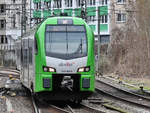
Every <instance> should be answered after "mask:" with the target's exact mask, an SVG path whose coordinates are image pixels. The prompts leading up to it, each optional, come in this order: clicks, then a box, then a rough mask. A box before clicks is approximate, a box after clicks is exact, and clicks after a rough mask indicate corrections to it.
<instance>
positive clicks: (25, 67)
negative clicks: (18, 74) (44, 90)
mask: <svg viewBox="0 0 150 113" xmlns="http://www.w3.org/2000/svg"><path fill="white" fill-rule="evenodd" d="M23 44H24V47H23V75H24V84H25V85H26V86H28V76H29V75H28V74H29V72H28V67H29V66H28V65H29V63H28V62H29V50H28V49H29V48H28V39H25V40H23Z"/></svg>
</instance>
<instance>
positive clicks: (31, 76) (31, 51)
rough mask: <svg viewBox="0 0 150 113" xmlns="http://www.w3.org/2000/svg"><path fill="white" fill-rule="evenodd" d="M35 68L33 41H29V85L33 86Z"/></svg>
mask: <svg viewBox="0 0 150 113" xmlns="http://www.w3.org/2000/svg"><path fill="white" fill-rule="evenodd" d="M33 75H34V68H33V40H32V39H29V77H28V84H29V86H31V82H32V80H33Z"/></svg>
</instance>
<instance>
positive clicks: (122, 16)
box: [116, 13, 127, 22]
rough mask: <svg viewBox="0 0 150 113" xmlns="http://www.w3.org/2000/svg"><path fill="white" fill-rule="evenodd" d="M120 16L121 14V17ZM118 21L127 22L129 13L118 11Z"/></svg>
mask: <svg viewBox="0 0 150 113" xmlns="http://www.w3.org/2000/svg"><path fill="white" fill-rule="evenodd" d="M118 16H120V19H119V17H118ZM116 21H117V22H126V21H127V14H126V13H117V14H116Z"/></svg>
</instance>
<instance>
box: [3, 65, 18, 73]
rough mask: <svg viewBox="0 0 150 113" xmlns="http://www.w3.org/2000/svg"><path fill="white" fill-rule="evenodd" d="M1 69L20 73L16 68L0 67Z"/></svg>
mask: <svg viewBox="0 0 150 113" xmlns="http://www.w3.org/2000/svg"><path fill="white" fill-rule="evenodd" d="M0 71H8V72H14V73H18V74H19V73H20V72H19V71H18V70H16V69H15V68H7V67H0Z"/></svg>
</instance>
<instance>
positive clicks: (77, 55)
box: [16, 17, 95, 100]
mask: <svg viewBox="0 0 150 113" xmlns="http://www.w3.org/2000/svg"><path fill="white" fill-rule="evenodd" d="M16 53H17V68H18V69H19V70H20V72H21V74H20V79H21V82H22V84H23V85H24V86H25V87H27V88H28V89H30V90H31V92H33V93H34V94H35V95H37V96H39V95H44V94H45V95H47V96H49V98H50V99H54V100H55V99H57V100H64V99H70V98H72V99H76V100H81V99H82V98H86V97H87V96H89V94H91V93H93V92H94V90H95V57H94V34H93V32H92V30H91V29H90V27H89V26H88V25H87V24H86V22H85V21H84V20H82V19H81V18H76V17H50V18H47V19H46V20H44V21H43V22H42V23H41V24H40V25H38V27H37V28H36V29H33V30H30V32H27V33H26V34H25V35H24V36H23V38H22V40H18V41H16ZM65 89H69V90H71V91H67V90H65ZM58 92H59V94H58V96H57V94H56V93H58ZM66 95H67V96H66ZM47 96H43V97H46V98H48V97H47Z"/></svg>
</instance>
